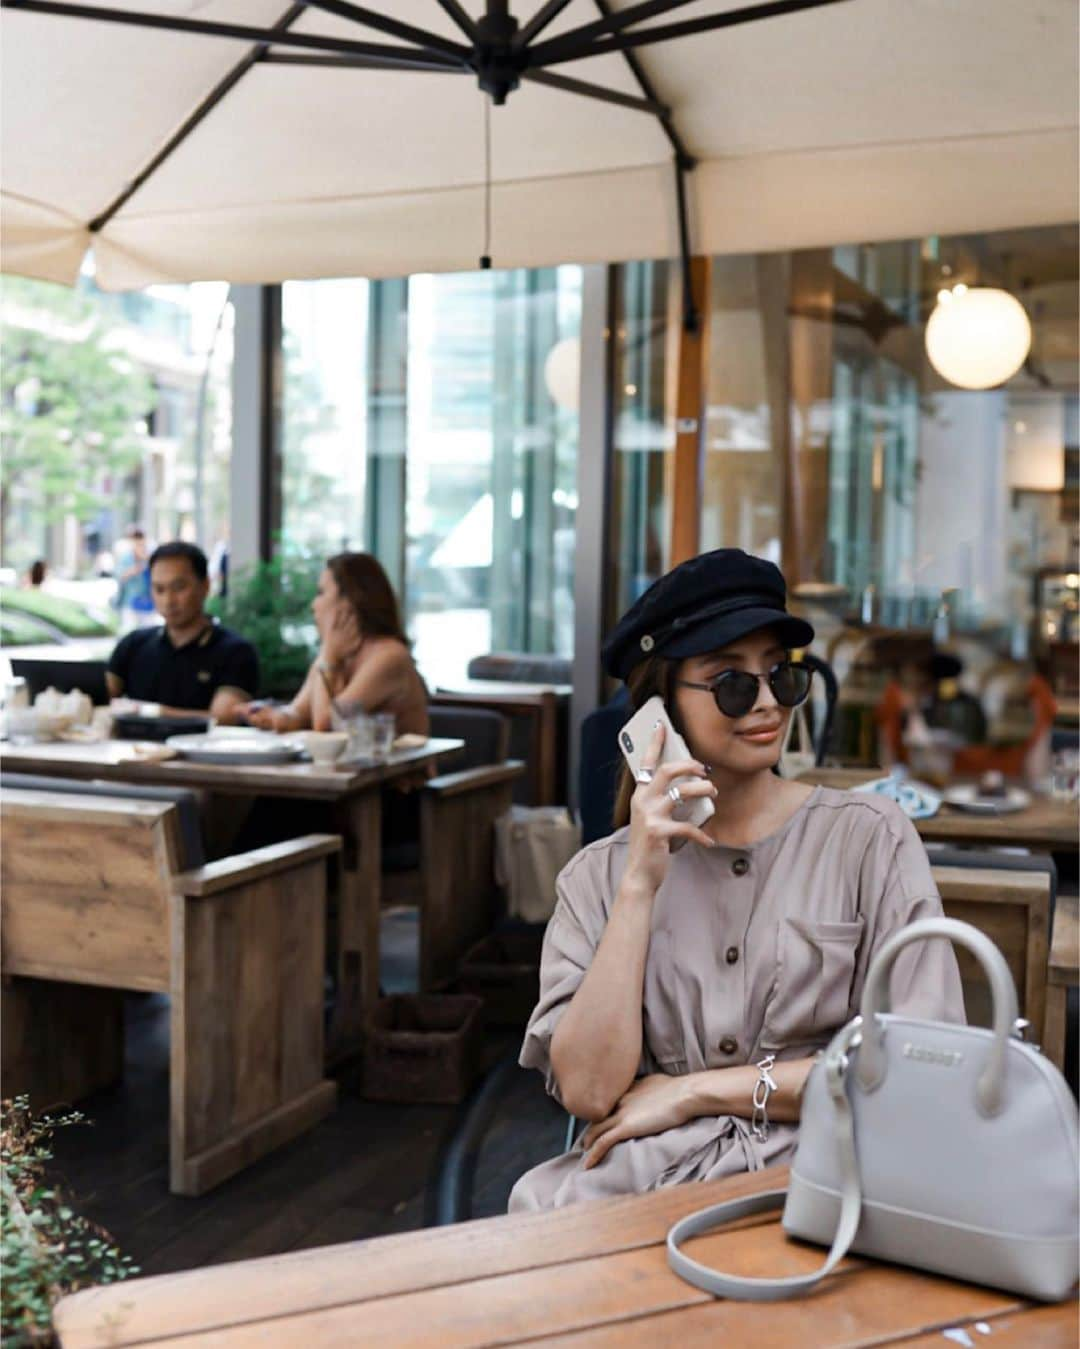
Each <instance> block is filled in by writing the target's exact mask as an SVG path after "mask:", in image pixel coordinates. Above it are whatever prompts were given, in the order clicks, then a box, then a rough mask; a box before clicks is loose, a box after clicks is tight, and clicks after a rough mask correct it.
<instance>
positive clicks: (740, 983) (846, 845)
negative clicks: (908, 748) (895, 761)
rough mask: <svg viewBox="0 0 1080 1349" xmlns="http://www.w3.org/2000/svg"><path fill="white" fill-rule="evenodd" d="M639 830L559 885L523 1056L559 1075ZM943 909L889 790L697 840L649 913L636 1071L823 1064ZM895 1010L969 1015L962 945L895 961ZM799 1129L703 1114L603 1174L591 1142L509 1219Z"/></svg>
mask: <svg viewBox="0 0 1080 1349" xmlns="http://www.w3.org/2000/svg"><path fill="white" fill-rule="evenodd" d="M628 833H629V831H628V830H626V829H621V830H619V831H618V832H617V833H615V834H612V835H611V837H610V838H605V839H600V840H599V841H598V842H596V843H592V844H590V845H589V846H588V847H587V848H584V849H583V850H582V851H581V852H579V853H578V854H577V856H576V857H574V858H573V859H572V860H571V861H570V863H569V864H568V865H567V866H566V867H565V868H564V870H563V871H562V873H561V875H560V876H559V879H558V903H557V905H556V908H555V912H554V913H553V915H552V917H551V921H550V923H549V924H548V928H547V933H546V935H545V938H544V950H543V957H542V962H541V970H540V1002H539V1004H538V1005H537V1007H536V1010H535V1011H534V1012H533V1014H532V1017H531V1019H530V1021H529V1025H528V1029H527V1030H526V1033H525V1042H524V1045H523V1047H522V1050H521V1058H520V1062H521V1064H522V1066H523V1067H526V1068H538V1069H539V1070H540V1071H541V1072H542V1073H544V1074H545V1076H546V1079H547V1086H548V1090H549V1091H550V1092H551V1093H552V1094H553V1095H554V1096H555V1097H556V1098H558V1087H557V1084H556V1082H555V1078H554V1074H553V1073H552V1070H551V1060H550V1048H551V1037H552V1035H553V1034H554V1031H555V1027H556V1026H557V1025H558V1023H559V1018H560V1017H561V1016H562V1014H563V1012H564V1011H565V1009H566V1007H567V1005H568V1003H569V1002H570V1000H571V998H572V997H573V995H574V992H575V991H576V989H577V987H578V985H579V984H580V983H581V981H582V979H583V978H584V976H585V972H586V971H587V970H588V968H589V963H590V961H591V960H592V957H593V953H594V952H595V950H596V948H597V946H598V944H599V942H600V938H601V936H602V935H603V931H604V925H605V923H606V922H607V919H608V915H609V914H610V912H611V906H612V904H613V903H614V900H615V894H616V892H617V890H618V887H619V880H620V877H621V876H622V871H623V868H624V867H625V865H626V858H627V852H628ZM940 914H941V899H940V897H939V895H938V893H937V889H936V887H935V885H934V882H933V878H932V876H931V874H930V864H929V861H928V859H927V855H926V850H925V848H924V847H923V844H922V841H921V840H920V838H919V836H918V834H917V833H916V832H915V829H914V827H913V826H912V824H911V822H910V821H909V820H908V819H907V817H906V816H905V815H904V814H903V812H902V811H901V810H900V809H899V807H897V806H896V805H895V804H894V803H893V802H891V801H888V800H885V799H883V798H882V797H878V796H870V795H867V794H861V793H850V792H839V791H833V790H830V789H828V788H825V787H817V788H815V790H814V792H813V794H812V795H811V796H810V797H809V798H808V799H807V800H806V801H805V802H804V803H803V805H802V806H801V807H800V808H799V809H798V810H797V811H796V812H795V814H794V815H793V816H792V817H791V818H790V819H789V820H788V821H787V822H786V823H785V824H784V825H783V827H782V828H780V829H779V830H778V831H777V832H776V833H774V834H772V835H770V836H769V837H768V838H765V839H762V840H760V842H758V843H755V844H754V845H753V846H751V847H749V848H728V847H717V848H715V849H706V848H702V847H699V846H698V845H697V844H693V843H688V844H686V845H685V846H684V847H683V848H681V849H680V850H679V851H678V852H676V853H675V854H674V856H673V857H672V859H671V863H670V865H669V867H668V872H667V875H666V877H665V879H664V883H663V885H662V886H661V887H660V889H659V891H658V892H657V894H656V898H655V900H654V903H653V913H652V933H651V936H650V939H649V953H648V958H647V961H646V968H645V983H644V998H643V1005H642V1030H643V1050H642V1058H641V1064H640V1066H639V1069H638V1072H639V1074H646V1073H657V1072H663V1073H673V1074H677V1073H696V1072H701V1071H703V1070H705V1069H708V1068H728V1067H732V1066H734V1065H736V1064H745V1063H753V1062H755V1061H756V1060H758V1059H760V1058H762V1057H764V1055H766V1054H771V1053H774V1054H776V1056H777V1058H779V1059H798V1058H806V1057H808V1056H810V1055H813V1054H814V1053H816V1052H817V1050H819V1049H821V1048H822V1047H823V1046H824V1045H826V1044H827V1043H828V1041H829V1039H830V1038H831V1037H832V1035H833V1033H834V1031H836V1030H837V1029H839V1027H841V1026H842V1025H844V1024H845V1023H846V1022H847V1021H848V1020H850V1018H851V1017H852V1016H853V1015H855V1013H856V1012H857V1010H858V1005H859V1000H860V997H861V995H862V987H863V980H864V979H865V977H866V970H867V967H868V965H869V962H870V960H871V959H872V957H873V955H874V953H875V951H877V949H878V948H879V947H880V945H881V943H882V942H883V941H885V939H886V938H887V937H889V936H890V935H891V934H892V933H893V932H895V931H896V930H897V929H898V928H902V927H903V926H904V925H905V924H907V923H910V922H912V921H914V920H915V919H917V918H929V917H937V916H940ZM892 1006H893V1008H894V1009H895V1010H897V1011H904V1012H906V1013H908V1014H910V1015H913V1016H919V1017H926V1018H930V1019H933V1020H941V1021H957V1022H962V1021H963V1020H964V1004H963V997H962V994H961V989H960V976H959V972H958V970H957V965H956V959H955V956H954V954H953V950H952V947H951V946H950V945H949V944H948V943H947V942H943V941H932V942H922V943H919V944H918V945H916V946H912V947H909V948H907V950H905V951H904V952H902V953H901V955H900V956H899V957H898V959H897V961H896V964H895V966H894V969H893V977H892ZM797 1129H798V1126H797V1125H793V1124H773V1125H772V1127H771V1130H770V1135H769V1139H768V1141H767V1142H765V1143H759V1142H758V1141H757V1140H756V1139H755V1138H754V1136H753V1134H752V1133H751V1131H750V1125H749V1120H748V1119H744V1118H740V1117H737V1116H729V1115H721V1116H707V1117H703V1118H699V1119H695V1120H692V1121H691V1122H690V1123H688V1124H684V1125H682V1126H680V1127H679V1128H675V1129H669V1130H667V1131H666V1132H665V1133H662V1134H656V1135H652V1136H650V1137H646V1138H632V1139H627V1140H626V1141H625V1142H622V1143H616V1144H615V1146H614V1147H613V1148H612V1149H611V1151H610V1152H609V1153H608V1154H607V1156H606V1157H605V1158H604V1160H603V1161H602V1162H601V1163H600V1164H599V1165H598V1166H596V1167H594V1168H593V1169H592V1170H589V1171H586V1170H584V1168H583V1167H582V1165H581V1162H582V1157H583V1149H582V1147H581V1144H580V1142H579V1143H578V1145H577V1146H576V1147H575V1148H574V1149H573V1150H572V1151H570V1152H568V1153H566V1154H565V1155H563V1156H559V1157H553V1158H552V1159H551V1160H550V1161H547V1162H544V1163H542V1164H541V1165H540V1166H538V1167H535V1168H534V1169H533V1170H532V1171H529V1172H528V1173H527V1174H526V1175H525V1176H523V1177H522V1178H521V1180H519V1181H518V1183H517V1185H516V1186H515V1187H514V1190H513V1193H512V1194H511V1196H510V1210H511V1212H514V1211H522V1210H528V1209H540V1208H555V1207H558V1206H560V1205H563V1204H571V1203H576V1202H578V1201H579V1200H583V1199H595V1198H601V1197H605V1196H610V1195H615V1194H626V1193H643V1192H645V1191H648V1190H653V1189H656V1188H658V1187H659V1186H661V1185H676V1184H679V1183H681V1182H683V1181H691V1180H714V1179H716V1178H718V1177H720V1176H727V1175H733V1174H735V1173H737V1172H742V1171H757V1170H760V1169H761V1168H762V1167H765V1166H772V1165H775V1164H778V1163H782V1162H786V1161H788V1160H790V1157H791V1154H792V1153H793V1151H794V1146H795V1140H796V1136H797Z"/></svg>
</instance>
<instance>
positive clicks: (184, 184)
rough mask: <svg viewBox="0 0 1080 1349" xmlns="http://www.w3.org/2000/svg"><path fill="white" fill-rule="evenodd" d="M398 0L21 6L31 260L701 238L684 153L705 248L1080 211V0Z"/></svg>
mask: <svg viewBox="0 0 1080 1349" xmlns="http://www.w3.org/2000/svg"><path fill="white" fill-rule="evenodd" d="M371 3H372V5H377V6H378V9H377V11H374V12H373V11H372V10H371V9H366V8H363V7H359V6H356V5H352V4H350V3H347V2H346V0H309V3H295V4H292V5H287V4H286V2H285V0H112V4H113V7H110V8H107V7H104V6H101V5H99V4H98V3H97V0H85V2H84V3H82V4H64V3H53V0H3V47H2V54H3V71H2V74H3V91H2V109H0V111H2V122H0V134H2V141H0V167H2V174H3V177H2V182H0V187H2V215H0V226H2V231H3V234H2V238H3V250H4V251H3V259H2V261H3V266H4V268H5V269H6V270H8V271H14V272H19V273H23V274H25V275H30V276H36V277H41V278H45V279H52V280H60V281H68V282H70V281H72V280H73V279H74V278H75V277H76V275H77V273H78V269H79V266H80V264H81V261H82V259H83V256H84V254H85V251H86V249H87V248H88V247H90V246H92V247H93V248H94V252H95V259H96V266H97V277H98V281H99V284H101V285H103V286H105V287H107V288H118V289H119V288H126V287H135V286H142V285H146V284H149V283H151V282H163V281H191V280H200V279H219V278H226V279H229V280H232V281H237V282H270V281H279V280H283V279H286V278H291V277H314V276H344V275H357V274H361V275H366V276H373V277H374V276H386V275H403V274H407V273H411V272H418V271H440V270H460V269H471V268H474V267H476V265H477V259H478V257H479V255H480V254H482V253H484V252H489V253H490V254H491V256H492V258H493V262H494V265H495V266H499V267H510V266H515V267H516V266H540V265H550V264H555V263H559V262H591V261H616V260H622V259H630V258H644V257H665V256H674V255H676V254H678V253H679V251H680V213H679V209H678V192H677V179H678V177H679V175H678V174H677V172H676V170H675V167H674V164H675V161H679V162H681V163H682V165H683V167H684V168H686V169H689V166H690V163H691V162H696V167H694V168H693V170H692V171H689V172H687V173H686V175H685V178H686V194H687V195H686V200H687V203H688V209H687V212H686V219H687V222H688V235H689V245H690V247H691V248H692V249H693V251H695V252H709V253H721V252H741V251H758V250H767V249H774V248H791V247H801V246H811V245H815V244H835V243H840V242H845V241H865V240H868V239H883V238H902V237H910V236H913V235H919V234H923V233H929V232H941V233H956V232H963V231H966V230H987V229H995V228H1005V227H1010V226H1023V225H1036V224H1050V223H1060V222H1063V221H1067V220H1071V219H1073V218H1075V213H1076V206H1075V203H1076V196H1077V187H1076V161H1077V127H1076V124H1077V57H1076V52H1077V33H1076V24H1077V8H1076V5H1075V3H1074V0H1024V3H1022V4H1017V3H1016V0H903V2H902V3H897V0H785V2H784V3H774V4H756V5H755V4H749V5H742V6H740V5H736V4H733V3H729V2H727V0H723V2H720V3H718V2H717V0H709V3H702V2H701V0H698V2H696V3H687V2H686V0H651V2H650V3H644V4H642V3H634V4H627V3H626V0H622V3H621V4H619V5H618V6H617V7H616V6H613V5H612V4H610V3H609V0H547V3H545V4H543V5H540V4H537V3H535V0H534V2H533V3H522V4H520V5H514V6H513V14H512V17H511V16H510V15H507V14H506V13H505V4H504V5H502V6H500V5H499V4H489V6H488V10H487V12H486V14H485V15H483V16H481V15H480V14H479V0H475V3H476V11H475V12H474V11H473V10H472V9H470V10H469V13H466V11H465V9H463V8H462V6H461V5H460V4H458V3H457V0H371ZM116 5H120V6H122V8H119V9H118V8H116V7H115V6H116ZM95 11H97V16H96V17H88V15H93V14H94V12H95ZM135 12H137V13H138V14H141V15H142V16H144V18H143V20H142V21H140V23H139V24H138V25H137V26H136V25H133V24H131V23H130V22H127V21H125V19H126V18H130V17H131V15H132V14H133V13H135ZM492 15H494V17H495V20H496V21H498V20H499V18H500V15H502V16H503V18H505V19H506V20H508V22H509V25H510V27H509V29H508V30H507V32H508V33H509V34H510V35H509V36H507V37H506V38H505V40H503V39H502V38H500V37H499V35H498V32H497V31H496V29H493V28H491V27H488V28H486V29H484V28H483V27H482V30H481V31H480V32H479V33H478V32H477V20H478V19H484V20H490V19H491V18H492ZM155 18H157V19H158V20H159V21H160V26H154V27H148V26H145V22H146V21H147V19H149V20H150V21H152V20H154V19H155ZM380 18H381V20H382V22H381V25H380V24H378V23H376V20H379V19H380ZM720 18H726V19H728V20H730V21H731V22H730V23H728V24H727V25H726V26H720V27H717V26H715V24H716V22H717V20H718V19H720ZM627 19H632V20H633V21H632V22H627V21H625V20H627ZM496 26H497V25H496ZM515 26H516V29H517V33H516V36H515V35H514V31H513V30H514V28H515ZM493 33H494V34H495V36H494V37H493V36H492V34H493ZM522 33H524V35H525V38H526V39H527V41H525V42H523V41H522V37H521V35H522ZM417 34H418V35H417ZM658 39H659V40H658ZM522 51H524V53H525V55H524V56H522V55H521V52H522ZM508 52H509V53H510V56H509V57H508V58H507V53H508ZM515 52H516V53H517V55H516V56H515V55H514V53H515ZM463 53H464V55H463ZM515 62H516V64H515ZM518 80H520V85H519V87H513V85H514V83H515V82H516V81H518ZM573 82H580V83H584V84H587V85H589V86H592V90H593V92H591V93H583V92H582V91H581V90H574V89H571V88H570V84H572V83H573ZM481 86H484V87H481ZM596 89H600V90H603V91H607V92H609V93H611V94H613V95H615V97H616V99H618V100H619V101H612V100H611V99H604V98H601V97H598V96H596V93H595V90H596ZM485 90H486V92H485ZM500 100H505V101H500ZM493 104H494V106H493ZM487 137H489V138H490V139H489V140H486V138H487ZM488 145H489V146H490V161H489V162H490V193H489V192H488V190H487V188H486V185H485V184H486V180H487V176H488V154H487V146H488ZM488 214H490V231H489V232H488V231H487V229H486V218H487V216H488Z"/></svg>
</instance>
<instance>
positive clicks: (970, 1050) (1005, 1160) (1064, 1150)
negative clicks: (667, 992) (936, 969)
mask: <svg viewBox="0 0 1080 1349" xmlns="http://www.w3.org/2000/svg"><path fill="white" fill-rule="evenodd" d="M932 937H946V938H948V939H949V940H951V941H953V942H957V943H959V944H960V945H962V946H966V947H967V948H968V950H969V951H971V952H972V953H973V954H974V955H975V956H976V958H977V959H978V961H979V963H980V965H981V966H982V968H983V970H984V971H985V973H986V975H987V977H988V979H989V981H990V987H991V990H992V993H993V1004H994V1024H993V1029H992V1030H984V1029H982V1028H979V1027H975V1026H954V1025H947V1024H945V1023H944V1022H938V1021H917V1020H914V1019H912V1018H910V1017H904V1016H894V1015H892V1014H890V1013H888V1012H885V1011H883V1010H882V1009H883V1007H884V1006H885V1005H886V1002H887V999H888V990H889V973H890V971H891V969H892V964H893V961H894V960H895V959H896V956H897V954H898V953H899V952H900V951H902V950H903V948H904V947H905V946H908V945H909V944H910V943H911V942H915V941H924V940H926V939H927V938H932ZM1019 1036H1020V1032H1019V1029H1018V1025H1017V1007H1016V989H1015V987H1014V985H1013V981H1012V976H1011V975H1010V973H1009V967H1008V966H1007V965H1006V963H1005V959H1004V957H1003V956H1002V954H1001V952H1000V951H999V950H998V949H997V947H996V946H995V945H994V944H993V942H992V941H990V940H989V938H987V937H986V936H984V935H983V934H982V933H981V932H980V931H979V930H978V929H977V928H974V927H971V926H969V924H967V923H959V922H956V921H955V920H953V919H950V918H929V919H925V920H923V921H921V922H917V923H912V924H910V926H908V927H906V928H904V930H903V931H901V932H898V933H896V934H895V935H894V936H893V937H891V938H890V939H889V940H888V941H887V942H886V943H885V944H884V945H883V946H882V948H881V950H880V951H879V952H878V953H877V955H876V956H875V958H874V960H873V961H872V962H871V965H870V969H869V971H868V972H867V976H866V983H865V985H864V987H863V996H862V1004H861V1007H860V1015H859V1016H857V1017H855V1019H854V1020H853V1021H851V1022H850V1023H849V1024H848V1025H847V1026H845V1027H844V1028H843V1030H841V1031H839V1032H838V1033H837V1034H836V1036H835V1037H834V1038H833V1040H832V1042H831V1043H830V1045H829V1046H828V1048H827V1049H826V1050H824V1052H823V1053H822V1054H821V1055H820V1056H819V1058H818V1062H817V1063H815V1065H814V1067H813V1068H812V1069H811V1071H810V1076H809V1078H808V1079H807V1083H806V1088H805V1091H804V1093H803V1101H802V1114H801V1123H800V1126H799V1144H798V1150H797V1152H796V1154H795V1159H794V1162H793V1163H792V1167H791V1183H790V1186H789V1188H788V1189H787V1191H784V1190H771V1191H769V1192H767V1193H764V1194H758V1195H753V1196H751V1197H750V1198H747V1199H736V1200H732V1201H731V1202H729V1203H726V1204H717V1205H714V1206H713V1207H712V1208H708V1209H703V1210H702V1211H701V1212H699V1213H692V1214H690V1215H689V1216H688V1217H686V1218H683V1219H682V1221H681V1222H678V1223H676V1224H675V1226H674V1227H673V1228H672V1229H671V1231H670V1232H669V1233H668V1240H667V1247H668V1263H669V1264H670V1266H671V1268H672V1269H673V1270H674V1271H675V1272H676V1274H679V1275H681V1276H682V1277H683V1278H684V1279H687V1280H688V1281H689V1282H690V1283H692V1284H694V1285H695V1286H696V1287H698V1288H702V1289H704V1290H705V1291H706V1292H707V1293H714V1294H715V1295H716V1296H718V1297H726V1298H742V1299H747V1300H751V1301H762V1302H764V1301H773V1300H777V1299H781V1298H790V1297H796V1296H798V1295H799V1294H800V1293H804V1292H806V1291H808V1290H809V1289H810V1288H812V1287H813V1286H814V1285H815V1284H816V1283H818V1282H819V1281H820V1280H821V1279H822V1278H823V1277H824V1276H825V1275H826V1274H828V1273H829V1271H830V1270H832V1269H833V1268H834V1267H835V1266H836V1264H837V1263H838V1262H839V1261H840V1260H841V1259H842V1258H843V1256H844V1255H845V1254H846V1253H847V1252H848V1251H849V1250H851V1251H855V1252H857V1253H858V1254H860V1255H868V1256H874V1257H876V1258H877V1259H880V1260H890V1261H894V1262H895V1263H897V1264H902V1265H912V1266H914V1267H915V1268H917V1269H926V1270H929V1271H931V1272H932V1273H934V1274H944V1275H948V1276H949V1277H951V1278H954V1279H963V1280H967V1281H970V1282H972V1283H981V1284H989V1285H991V1286H993V1287H995V1288H1003V1289H1007V1290H1008V1291H1010V1292H1013V1293H1019V1294H1022V1295H1023V1296H1024V1297H1030V1298H1039V1299H1041V1300H1043V1301H1048V1302H1053V1301H1058V1300H1059V1299H1061V1298H1064V1297H1066V1296H1067V1295H1068V1293H1069V1292H1070V1290H1071V1289H1072V1288H1073V1287H1074V1285H1075V1284H1076V1281H1077V1274H1078V1268H1077V1266H1078V1261H1080V1250H1078V1245H1080V1242H1078V1229H1080V1206H1078V1201H1077V1181H1078V1174H1077V1173H1078V1145H1077V1112H1076V1104H1075V1102H1074V1100H1073V1097H1072V1093H1071V1092H1070V1091H1069V1088H1068V1086H1067V1085H1066V1083H1065V1080H1064V1078H1063V1077H1062V1076H1061V1074H1060V1073H1059V1072H1058V1070H1057V1069H1056V1068H1055V1067H1054V1066H1053V1064H1051V1063H1050V1062H1049V1061H1048V1060H1047V1059H1045V1058H1044V1057H1043V1056H1042V1055H1041V1054H1040V1053H1039V1051H1038V1049H1037V1048H1035V1047H1034V1046H1033V1045H1028V1044H1024V1043H1023V1041H1022V1040H1021V1039H1020V1038H1019ZM785 1199H786V1202H785ZM781 1205H783V1208H784V1214H783V1225H784V1229H785V1231H787V1232H788V1233H789V1234H790V1235H791V1236H794V1237H800V1238H803V1239H804V1240H807V1241H813V1242H817V1243H819V1244H821V1245H830V1243H831V1249H830V1250H829V1254H828V1257H827V1259H826V1261H825V1264H824V1266H823V1267H822V1268H821V1269H820V1270H818V1271H817V1272H816V1273H814V1274H807V1275H802V1276H797V1277H793V1278H785V1279H744V1278H737V1277H735V1276H733V1275H727V1274H722V1273H720V1272H718V1271H716V1270H713V1269H710V1268H709V1267H708V1266H706V1265H702V1264H700V1263H698V1261H696V1260H692V1259H691V1258H690V1257H689V1256H688V1255H686V1253H685V1252H684V1251H683V1250H682V1249H681V1245H682V1243H683V1242H684V1241H686V1240H687V1239H688V1238H689V1237H693V1236H698V1235H700V1234H701V1233H703V1232H706V1231H711V1230H712V1229H714V1228H716V1227H718V1226H720V1225H722V1224H723V1223H726V1222H729V1221H731V1220H732V1219H734V1218H741V1217H745V1216H746V1215H747V1214H752V1213H763V1212H767V1211H770V1210H774V1209H778V1208H780V1206H781Z"/></svg>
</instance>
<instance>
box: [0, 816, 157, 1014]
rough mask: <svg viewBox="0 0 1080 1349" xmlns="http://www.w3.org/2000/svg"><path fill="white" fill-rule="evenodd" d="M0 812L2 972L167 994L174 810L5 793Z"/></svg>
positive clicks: (0, 965)
mask: <svg viewBox="0 0 1080 1349" xmlns="http://www.w3.org/2000/svg"><path fill="white" fill-rule="evenodd" d="M0 817H2V822H3V849H2V851H0V903H2V913H3V950H2V963H0V968H2V971H3V973H4V974H6V975H24V976H29V977H33V978H39V979H57V980H64V981H69V982H72V983H81V984H99V985H102V986H105V987H109V988H133V989H149V990H167V989H168V987H169V940H170V939H169V905H170V893H171V889H172V885H171V877H172V875H173V874H174V873H175V872H176V871H177V869H178V867H177V857H178V852H177V846H176V840H177V834H176V807H175V806H173V805H170V804H168V803H162V802H157V801H125V800H119V799H116V798H110V797H98V796H74V795H73V796H62V795H59V794H54V793H51V792H38V791H20V790H10V791H5V792H4V793H3V794H2V796H0Z"/></svg>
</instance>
